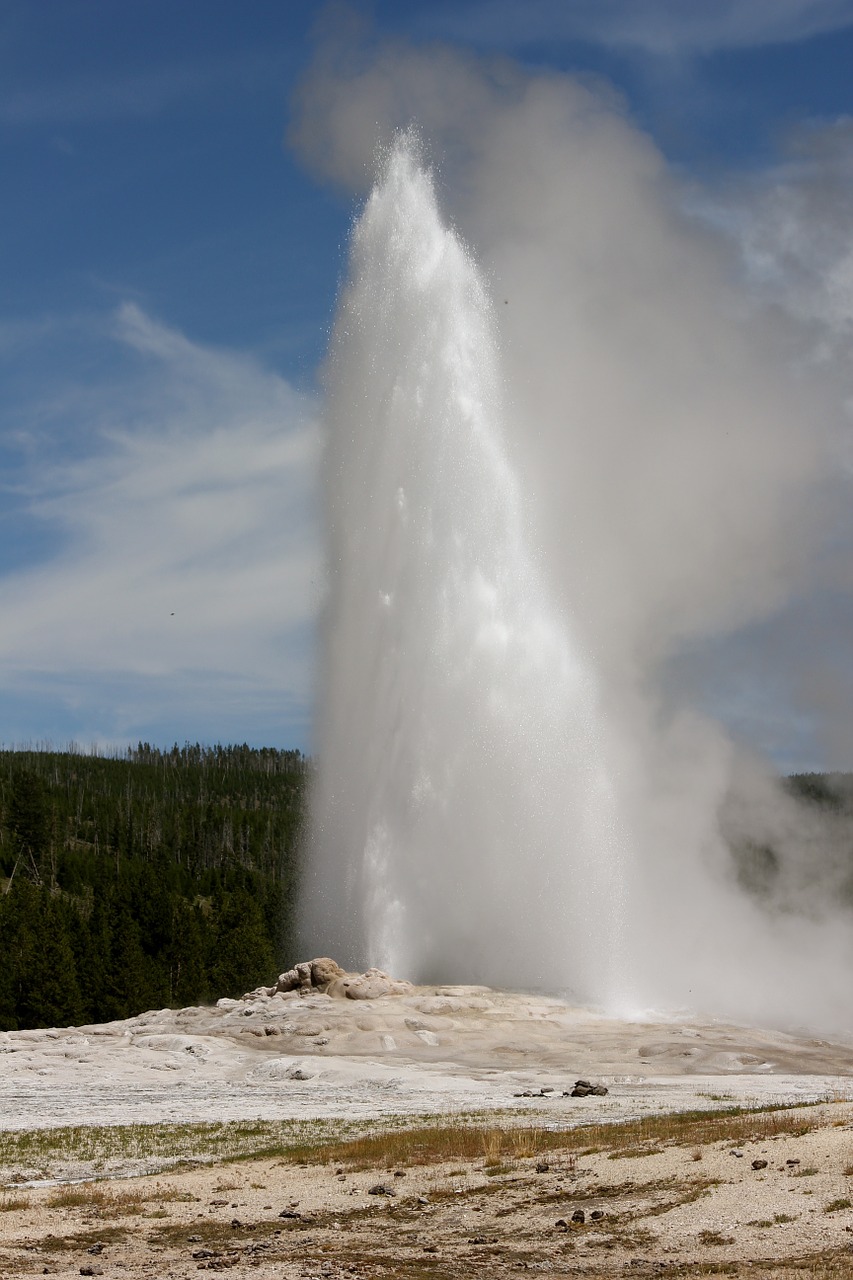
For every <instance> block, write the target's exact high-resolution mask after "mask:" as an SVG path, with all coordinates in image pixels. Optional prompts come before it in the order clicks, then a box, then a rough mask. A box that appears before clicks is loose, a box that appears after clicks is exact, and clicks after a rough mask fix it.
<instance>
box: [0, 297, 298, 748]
mask: <svg viewBox="0 0 853 1280" xmlns="http://www.w3.org/2000/svg"><path fill="white" fill-rule="evenodd" d="M112 336H113V339H114V341H115V342H116V343H117V344H119V347H120V348H123V349H124V350H125V351H130V352H131V353H133V356H134V358H133V359H132V360H131V362H130V364H129V365H128V366H127V369H126V372H125V373H124V374H122V375H121V376H118V377H114V379H113V380H112V381H111V382H109V383H107V384H105V385H103V386H101V387H100V388H96V389H95V390H94V392H93V391H92V390H91V389H90V390H89V392H88V394H87V397H86V405H85V412H86V414H87V415H93V416H94V417H95V419H96V421H97V422H98V424H99V429H98V434H97V437H96V444H95V445H94V446H93V447H91V448H89V449H87V451H86V453H85V455H84V456H83V457H77V458H76V459H73V460H71V461H69V459H68V456H67V454H66V450H65V445H64V443H63V440H62V439H60V438H59V437H58V436H55V437H54V438H53V442H52V456H51V457H49V458H46V457H45V456H44V453H43V449H42V453H41V456H40V457H39V458H37V459H35V460H33V461H32V462H31V463H30V464H28V466H27V468H26V469H25V471H24V472H23V474H22V475H21V476H20V477H19V485H20V487H21V488H22V489H23V492H24V494H25V498H26V501H25V506H24V515H23V519H24V520H25V522H32V523H35V524H40V525H41V526H42V527H47V528H50V529H52V530H53V531H54V532H55V533H56V534H57V535H58V538H59V547H60V550H59V551H58V553H57V554H55V555H53V556H52V557H50V558H49V559H47V560H43V561H41V562H38V563H36V564H35V565H30V566H29V567H27V568H25V569H22V570H18V571H13V572H11V573H9V574H7V575H6V576H5V578H3V579H0V595H2V600H3V608H2V615H1V616H0V674H1V675H2V676H4V677H5V681H4V683H5V684H6V687H7V688H10V687H16V688H17V689H19V690H20V689H21V688H23V687H27V688H28V689H29V690H30V693H31V694H34V695H35V696H36V698H38V694H39V690H41V694H42V696H43V698H45V699H47V700H48V701H49V699H50V697H51V696H53V697H55V698H58V699H59V700H60V701H64V704H65V705H66V707H67V708H68V709H69V710H73V707H74V703H75V700H77V701H80V692H81V690H82V689H83V688H85V689H86V690H87V693H86V697H85V698H83V699H82V703H85V704H88V705H87V707H86V710H85V712H84V715H85V717H88V718H91V713H92V706H93V705H94V706H97V705H99V704H106V705H104V712H103V716H102V720H101V723H100V724H99V725H98V726H96V729H97V731H98V732H100V733H102V734H103V736H106V737H109V738H113V737H115V736H116V733H120V734H123V735H126V736H131V737H132V736H134V734H138V733H139V732H141V731H142V728H143V727H144V726H145V725H151V724H156V723H158V722H159V723H161V724H162V723H165V722H166V721H168V722H169V723H170V724H172V725H174V726H176V728H175V731H174V732H175V733H176V734H177V736H182V735H183V734H190V735H191V734H192V733H193V725H194V724H197V723H198V718H199V715H200V714H201V715H202V717H203V719H205V721H207V722H209V721H211V720H213V721H214V722H215V713H214V714H213V715H211V714H210V713H211V711H212V710H213V709H214V708H215V707H216V705H217V701H218V700H219V699H221V700H222V713H223V728H222V730H221V732H219V733H215V732H214V736H219V737H226V736H229V735H228V728H229V725H230V723H231V721H232V720H233V716H234V712H235V703H236V702H237V701H239V699H241V698H242V699H243V701H244V705H248V703H252V704H262V703H264V702H266V703H267V704H274V705H275V706H277V707H279V708H280V710H281V714H282V723H281V724H280V725H279V727H278V732H277V733H276V734H274V735H273V740H279V741H281V740H288V737H289V735H290V734H291V733H292V732H293V731H294V729H293V724H291V723H285V721H286V720H288V718H289V719H290V720H292V721H293V723H294V724H295V723H297V722H298V728H297V729H296V730H295V732H296V733H297V734H304V726H305V720H306V706H307V701H308V697H309V690H310V632H311V627H312V622H313V617H314V613H315V610H316V606H317V598H318V586H317V584H318V583H319V572H318V567H319V555H318V547H317V537H316V525H315V519H314V484H315V471H316V464H317V459H318V452H319V431H318V428H317V427H316V425H315V422H314V418H313V406H312V404H311V403H310V401H308V400H307V399H306V398H305V397H303V396H300V395H299V394H297V393H296V392H294V391H293V390H292V389H291V388H290V387H289V385H288V384H287V383H286V382H285V381H284V380H283V379H281V378H280V377H278V376H277V375H275V374H273V373H271V372H268V371H266V370H264V369H262V368H261V367H259V366H258V365H257V364H255V363H254V362H253V361H252V360H250V359H248V358H246V357H243V356H241V355H237V354H234V353H230V352H223V351H214V350H211V349H208V348H205V347H202V346H200V345H198V344H195V343H193V342H191V341H190V340H189V339H187V338H186V337H185V336H184V335H182V334H180V333H178V332H176V331H175V330H173V329H169V328H167V327H166V326H164V325H161V324H159V323H157V322H156V321H154V320H152V319H151V318H150V317H149V316H147V315H145V314H144V313H143V312H142V311H140V310H139V309H138V308H137V307H136V306H134V305H130V304H128V305H125V306H123V307H122V308H121V309H120V311H119V312H118V314H117V316H116V318H115V323H114V326H113V329H112ZM58 401H61V397H58V396H57V395H56V393H54V403H53V404H52V413H51V417H52V420H54V421H58V420H60V419H61V418H62V414H61V403H59V402H58ZM67 407H68V414H69V415H70V417H71V418H72V424H71V425H72V426H73V419H74V418H75V416H76V415H78V414H80V411H81V410H80V403H79V398H78V396H77V393H76V390H75V388H74V386H73V385H71V386H69V387H68V394H67ZM24 425H26V424H24ZM64 426H65V437H67V435H68V427H69V424H68V422H65V424H64ZM72 434H73V432H72ZM107 690H110V691H111V692H110V694H109V696H108V695H107ZM110 703H111V704H112V706H113V708H114V714H113V715H112V717H110V716H109V714H108V706H109V704H110ZM59 719H61V717H59ZM178 726H182V727H181V728H178ZM94 731H95V729H92V730H90V732H94ZM301 740H302V741H304V737H302V738H301Z"/></svg>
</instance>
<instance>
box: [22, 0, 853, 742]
mask: <svg viewBox="0 0 853 1280" xmlns="http://www.w3.org/2000/svg"><path fill="white" fill-rule="evenodd" d="M387 38H395V39H399V40H402V41H406V42H408V43H409V44H411V45H414V46H415V47H422V48H426V47H431V46H432V45H433V44H434V43H435V42H447V43H449V44H451V45H455V46H456V47H461V48H464V49H465V50H467V51H468V52H469V53H470V54H471V55H472V56H474V57H475V58H480V57H492V56H494V55H501V56H505V57H507V58H509V59H513V60H517V61H518V62H520V63H521V64H523V66H524V67H525V68H526V69H528V70H531V69H532V70H552V71H554V72H558V73H565V74H570V75H574V76H581V77H582V78H583V79H584V80H586V81H603V82H607V83H608V84H610V85H612V86H613V89H614V90H615V91H616V93H617V94H618V95H620V96H621V98H622V100H623V102H624V106H625V110H626V111H627V113H628V115H629V116H630V118H631V119H632V120H633V121H634V123H635V124H636V125H638V126H639V127H640V128H641V129H642V130H644V131H645V132H646V133H647V134H648V135H650V137H651V138H652V139H653V141H654V143H655V145H656V146H657V147H658V148H659V150H660V151H661V152H662V154H663V156H664V157H665V158H666V161H667V162H668V164H669V165H670V166H671V167H672V171H673V173H674V174H676V175H678V177H679V180H680V181H682V182H683V183H684V184H685V185H686V186H690V185H691V184H693V186H694V189H695V190H696V191H697V192H699V195H698V197H697V199H698V200H699V201H700V203H701V204H702V207H703V211H704V215H703V216H705V217H706V219H707V220H708V221H714V219H716V222H717V223H718V224H719V225H721V226H723V227H724V228H726V230H727V233H730V234H733V235H735V236H736V237H738V238H739V240H740V242H741V243H742V245H743V246H744V253H745V255H746V259H748V260H749V261H750V262H751V266H752V269H753V270H755V271H757V272H758V273H759V274H760V272H761V270H762V269H763V267H762V264H763V266H764V267H766V264H767V261H768V258H767V254H766V252H765V253H762V252H758V251H757V250H755V245H756V243H757V240H756V235H757V233H756V232H755V227H756V226H758V225H759V223H760V226H761V227H762V228H766V226H767V215H766V207H767V200H768V198H769V197H768V193H769V192H771V191H775V190H778V187H779V183H780V182H781V181H782V178H783V177H785V178H786V180H790V183H791V190H792V191H795V192H796V193H798V194H797V198H798V199H799V200H800V202H801V203H803V207H804V209H805V212H804V213H803V214H802V219H805V225H806V226H808V219H809V218H810V217H811V218H814V219H815V220H816V221H815V225H818V224H819V235H818V236H817V238H816V239H815V240H814V242H813V244H812V249H813V251H814V253H818V256H820V255H819V252H818V251H820V253H822V254H823V255H824V256H823V257H822V258H821V260H820V261H819V262H818V263H817V265H815V264H814V263H812V262H811V258H810V257H809V255H808V254H806V253H805V251H804V250H803V249H802V248H801V247H798V248H797V249H796V252H791V253H788V252H787V250H786V256H785V262H786V263H787V268H786V269H790V272H791V273H792V278H793V276H797V279H798V280H799V281H800V283H801V284H802V278H801V277H802V273H804V272H806V270H807V269H808V271H810V272H811V275H809V280H816V279H820V280H825V279H826V278H827V273H830V274H831V273H832V271H835V269H836V268H837V266H838V264H839V262H841V260H842V259H843V256H844V253H845V246H846V243H847V240H846V231H847V227H848V226H849V224H848V223H847V222H845V221H844V218H843V217H842V214H843V213H844V211H845V210H846V209H847V204H846V203H845V202H846V201H847V198H848V188H846V187H845V186H844V183H845V181H846V182H848V183H849V180H850V172H849V170H850V165H849V161H848V157H849V154H850V152H849V150H844V148H845V147H848V148H849V147H850V146H851V145H853V144H851V143H849V142H848V141H847V135H846V134H845V121H846V120H847V119H849V117H850V115H851V114H853V80H851V76H850V67H851V66H853V0H732V2H730V3H726V2H725V0H717V2H716V3H714V4H708V3H707V2H706V0H695V2H694V0H648V3H644V2H643V0H528V3H527V4H525V5H523V6H522V5H519V4H517V3H515V2H514V0H420V2H413V3H401V2H397V3H384V2H382V3H375V4H372V5H355V6H350V7H349V8H347V9H344V8H337V7H331V8H324V7H323V6H322V5H320V4H316V3H308V2H306V0H249V2H247V3H239V4H238V3H237V2H236V0H230V2H225V0H182V2H181V3H180V4H175V3H174V0H169V2H166V3H163V2H161V0H122V3H121V4H117V3H115V0H5V3H3V4H2V5H0V60H2V70H0V148H2V151H0V154H2V171H3V179H4V180H3V200H2V205H0V217H1V218H2V237H0V256H2V274H0V279H2V292H0V390H2V396H0V463H2V505H0V530H2V538H0V575H2V576H0V593H2V595H0V599H2V606H0V740H2V741H3V742H5V743H21V742H38V741H48V740H50V741H52V742H54V743H57V744H64V743H66V742H68V741H71V740H76V741H79V742H81V743H84V744H88V743H90V742H98V743H100V744H102V745H104V746H109V745H113V744H116V745H120V744H123V743H126V742H135V741H136V740H137V739H145V740H148V741H151V742H155V743H159V744H165V745H169V744H171V743H172V742H173V741H178V742H183V741H184V740H185V739H189V740H192V741H195V740H200V741H206V742H211V741H232V740H240V741H243V740H246V741H249V742H251V743H256V744H272V745H279V746H298V747H301V748H303V749H309V748H310V744H311V704H312V693H311V690H312V680H313V674H314V653H315V647H316V646H315V638H316V617H317V611H318V607H319V604H320V601H321V598H322V591H323V584H322V556H321V551H320V538H319V532H318V528H317V514H316V475H317V465H318V458H319V452H320V441H321V432H320V428H319V425H318V416H319V410H318V393H317V387H318V367H319V365H320V362H321V361H322V358H323V354H324V351H325V346H326V342H327V338H328V333H329V329H330V325H331V320H332V315H333V310H334V302H335V296H336V291H337V288H338V285H339V282H340V279H341V275H342V271H343V269H344V260H345V248H346V238H347V233H348V228H349V225H350V222H351V219H352V216H353V212H354V209H355V207H356V206H355V204H354V202H353V200H354V198H353V197H352V196H351V195H350V194H348V193H347V192H345V191H343V190H342V189H340V188H336V187H334V186H332V185H328V184H326V183H324V182H323V181H322V180H320V179H319V178H317V177H315V176H314V175H313V174H312V173H311V172H309V171H308V169H307V168H306V167H304V165H303V164H302V162H301V160H300V158H299V156H297V155H296V154H295V153H294V151H293V150H292V149H291V148H290V147H289V145H288V143H287V136H288V131H289V129H290V125H291V120H292V111H293V108H292V101H293V94H294V91H295V89H296V87H297V85H298V84H299V82H300V79H301V78H302V77H303V76H305V75H306V73H307V72H308V69H309V67H310V66H311V64H312V60H313V58H314V57H315V51H316V48H317V43H318V41H319V42H321V43H322V42H323V41H329V40H332V41H335V40H340V41H343V42H346V41H348V40H353V41H357V42H359V48H360V50H361V54H360V56H362V57H365V58H366V57H369V51H370V49H371V48H372V47H373V46H374V45H375V44H377V43H378V42H380V41H382V40H383V39H387ZM826 130H835V132H834V133H833V135H832V136H833V138H834V139H835V142H836V145H837V148H839V149H841V151H842V152H843V154H841V156H840V159H839V160H838V163H837V164H836V165H835V168H834V169H833V175H834V176H833V183H834V185H833V187H832V202H833V203H832V208H831V209H829V210H828V212H827V213H826V217H825V218H824V211H825V210H824V206H823V205H821V204H820V190H821V188H820V186H819V184H818V186H817V187H816V188H815V189H816V191H817V194H816V195H815V194H814V192H812V191H811V188H810V189H809V193H810V194H808V199H807V197H806V195H804V194H803V191H804V188H803V183H802V173H803V169H804V167H806V168H807V167H808V165H809V164H811V163H812V162H813V156H811V155H806V156H805V158H804V155H803V143H802V139H803V138H806V139H808V138H809V137H812V136H820V137H824V136H825V133H824V132H822V131H826ZM798 140H799V142H798ZM798 148H799V149H798ZM792 174H793V177H792V176H791V175H792ZM845 175H846V176H845ZM798 184H799V185H798ZM809 199H811V200H812V201H814V200H817V201H818V204H817V206H816V211H815V206H814V205H813V204H811V205H810V204H809V203H808V200H809ZM827 201H829V197H827ZM827 209H828V204H827ZM762 210H765V213H761V211H762ZM756 211H758V212H756ZM839 211H840V212H839ZM830 215H831V216H830ZM762 218H763V221H762ZM801 222H802V220H801ZM750 237H752V238H750ZM833 237H834V238H833ZM758 239H760V237H758ZM765 239H766V237H765ZM806 239H807V237H806ZM762 243H765V241H762ZM750 250H753V252H752V257H751V259H750V258H749V254H750ZM809 252H811V250H810V251H809ZM806 258H808V261H806ZM781 260H782V255H781V254H776V256H775V257H774V258H773V263H774V264H778V262H779V261H781ZM774 270H775V266H774ZM798 272H799V273H800V275H797V273H798ZM821 272H823V275H821V274H820V273H821ZM770 274H771V275H772V274H773V273H772V272H771V273H770ZM837 277H838V272H837V271H836V272H835V276H833V279H834V280H836V278H837ZM765 283H766V281H765ZM784 287H786V286H785V282H784V281H783V282H782V284H780V289H782V288H784ZM821 289H822V286H821V287H818V285H815V289H814V291H813V292H812V293H811V294H810V293H809V290H808V288H806V286H805V285H803V287H802V288H801V289H800V292H799V294H798V297H799V298H800V299H801V300H805V301H807V300H808V298H809V297H813V298H814V299H816V301H815V303H814V307H815V314H817V311H819V310H820V311H821V316H822V318H823V319H825V315H824V313H825V310H826V307H825V303H826V297H827V296H828V294H827V293H826V290H825V289H824V290H823V291H821ZM839 296H841V295H839V292H838V288H835V291H834V292H833V294H832V297H833V298H834V299H836V304H835V305H836V308H837V310H838V315H837V316H835V319H834V321H833V323H834V324H835V326H836V330H838V329H839V328H843V327H844V326H845V325H846V324H847V323H848V321H849V318H850V317H848V315H847V310H846V307H847V304H846V301H845V299H846V296H847V295H846V294H844V295H843V296H841V301H840V302H838V301H837V299H838V297H839ZM850 315H851V316H853V310H851V312H850ZM813 318H814V317H812V319H813ZM827 323H829V322H828V321H827ZM823 589H824V588H822V590H823ZM830 595H831V598H828V597H825V596H824V597H820V598H818V596H816V595H815V596H813V597H810V599H809V602H808V604H807V606H804V607H803V609H801V610H800V613H799V615H798V617H799V619H800V621H799V622H798V623H797V625H796V626H792V627H789V628H788V630H787V631H786V632H785V636H786V637H788V638H787V639H785V640H784V642H783V641H781V640H780V641H779V642H778V643H777V644H775V646H773V645H770V643H769V641H768V636H767V630H766V628H767V625H768V624H766V623H762V626H757V627H754V628H753V629H752V630H747V631H745V632H744V633H743V634H740V635H738V636H737V637H735V638H734V639H733V640H728V641H727V644H730V645H732V646H734V647H731V648H728V649H727V648H719V647H718V648H717V649H716V650H714V651H713V652H711V651H710V650H709V651H708V652H706V653H704V654H703V655H700V657H698V658H697V657H696V655H695V654H694V655H686V656H685V657H684V659H683V661H682V667H681V669H682V671H683V672H684V673H687V674H684V675H683V679H684V680H685V681H686V682H687V683H690V684H691V685H692V686H693V687H695V688H696V689H699V690H700V691H701V696H703V697H706V698H708V699H711V700H713V699H715V698H716V700H717V702H718V704H719V707H720V708H721V709H722V713H723V714H724V715H725V717H726V718H727V720H728V721H729V722H730V723H732V724H733V725H735V726H736V728H738V730H739V731H742V732H743V734H744V736H745V737H746V738H747V739H748V740H751V741H754V742H755V743H756V745H758V746H761V747H763V748H764V749H766V750H768V751H770V752H771V754H773V755H774V758H776V759H777V760H778V761H779V762H780V763H781V764H782V765H783V766H787V767H808V766H810V765H819V764H824V763H827V762H828V763H832V764H838V763H839V762H842V763H843V757H844V752H845V751H847V750H848V744H847V743H846V742H845V741H843V740H842V739H839V740H838V741H837V742H835V745H834V746H833V747H832V749H831V750H830V749H829V748H828V747H826V745H825V744H823V745H822V740H821V739H820V736H819V733H818V731H817V730H816V728H815V721H814V716H815V715H816V712H815V710H814V706H815V704H814V699H811V700H810V699H809V698H805V700H804V695H802V684H803V678H804V677H802V673H800V674H799V675H798V676H797V678H796V680H795V681H794V683H795V684H796V685H797V689H796V690H795V691H794V692H793V693H792V691H791V681H790V680H789V679H788V678H787V674H788V673H789V672H790V668H791V664H792V663H793V662H794V657H792V656H791V654H788V651H787V649H786V648H785V646H786V645H787V646H788V648H789V649H791V651H792V653H793V654H794V656H796V654H798V653H799V652H800V651H801V649H802V647H803V645H804V644H806V643H809V644H815V645H818V647H820V646H823V648H821V649H820V653H821V654H822V655H823V656H822V658H821V662H822V664H823V666H824V667H826V668H827V669H832V670H833V671H836V674H837V679H835V681H834V683H833V693H832V695H831V696H830V695H829V694H826V695H825V699H826V698H827V697H828V698H829V700H830V701H831V702H833V703H837V702H838V698H839V696H842V697H843V698H851V702H853V697H851V693H850V688H849V684H850V678H849V677H848V676H847V675H846V671H847V665H848V664H847V661H846V656H847V638H848V636H849V635H850V630H849V623H850V621H851V619H850V613H851V611H850V609H849V605H848V603H847V597H846V595H844V594H843V593H841V594H840V593H839V592H838V591H837V590H836V591H834V592H831V593H830ZM803 610H804V611H803ZM805 615H808V617H809V618H810V619H811V622H810V623H809V625H808V628H807V630H808V637H809V640H808V642H807V641H805V640H804V639H803V638H802V632H803V627H804V625H805V624H804V623H803V622H802V617H803V616H805ZM762 627H763V628H764V629H763V630H762ZM798 627H799V630H798ZM797 636H799V637H800V638H799V639H797ZM770 648H774V651H781V650H784V651H785V652H784V653H783V658H782V659H780V662H781V666H780V667H779V668H778V670H777V669H776V668H773V670H772V671H771V672H770V674H769V675H768V676H767V677H766V679H763V680H762V678H760V673H761V672H763V671H766V668H767V653H768V652H769V649H770ZM735 653H736V654H737V678H736V679H734V680H732V679H731V678H728V680H727V678H726V675H725V670H726V668H727V666H728V667H729V668H730V667H731V662H727V655H729V656H730V655H732V654H735ZM786 654H787V656H785V655H786ZM691 663H692V666H691ZM780 672H781V674H780ZM798 681H799V683H797V682H798ZM813 683H814V681H813V680H812V684H813ZM810 687H811V686H810ZM839 688H841V690H842V693H841V694H839V693H838V689H839ZM822 696H823V695H822ZM819 700H820V699H818V701H819ZM845 705H846V704H845ZM842 737H843V735H842ZM849 745H850V746H851V747H853V743H851V744H849ZM847 763H848V766H849V765H851V764H853V756H851V758H850V759H849V760H848V762H847Z"/></svg>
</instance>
